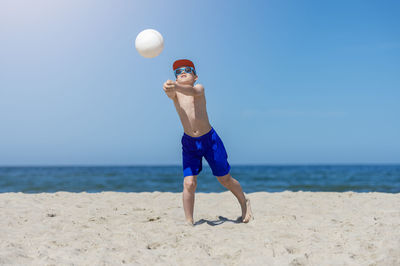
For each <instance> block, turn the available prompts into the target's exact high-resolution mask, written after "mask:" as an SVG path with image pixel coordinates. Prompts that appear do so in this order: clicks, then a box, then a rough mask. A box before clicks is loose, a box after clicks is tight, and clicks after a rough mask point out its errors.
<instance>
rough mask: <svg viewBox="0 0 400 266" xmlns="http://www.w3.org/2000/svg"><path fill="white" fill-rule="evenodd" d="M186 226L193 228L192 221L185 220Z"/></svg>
mask: <svg viewBox="0 0 400 266" xmlns="http://www.w3.org/2000/svg"><path fill="white" fill-rule="evenodd" d="M186 224H187V225H190V226H194V222H193V220H186Z"/></svg>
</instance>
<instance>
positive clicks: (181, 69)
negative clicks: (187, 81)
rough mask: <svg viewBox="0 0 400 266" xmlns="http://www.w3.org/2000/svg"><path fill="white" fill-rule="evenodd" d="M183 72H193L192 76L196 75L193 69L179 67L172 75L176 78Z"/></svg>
mask: <svg viewBox="0 0 400 266" xmlns="http://www.w3.org/2000/svg"><path fill="white" fill-rule="evenodd" d="M183 71H185V73H187V74H190V73H192V72H193V74H195V75H196V70H194V68H193V67H180V68H177V69H175V71H174V73H175V77H178V75H180V74H182V72H183Z"/></svg>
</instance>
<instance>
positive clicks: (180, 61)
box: [172, 59, 196, 70]
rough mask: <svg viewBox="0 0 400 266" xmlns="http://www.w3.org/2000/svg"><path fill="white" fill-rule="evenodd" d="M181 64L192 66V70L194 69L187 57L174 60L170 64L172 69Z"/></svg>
mask: <svg viewBox="0 0 400 266" xmlns="http://www.w3.org/2000/svg"><path fill="white" fill-rule="evenodd" d="M182 66H190V67H193V69H194V70H196V68H195V67H194V64H193V62H192V61H190V60H188V59H179V60H176V61H175V62H174V64H173V65H172V68H173V70H175V69H177V68H180V67H182Z"/></svg>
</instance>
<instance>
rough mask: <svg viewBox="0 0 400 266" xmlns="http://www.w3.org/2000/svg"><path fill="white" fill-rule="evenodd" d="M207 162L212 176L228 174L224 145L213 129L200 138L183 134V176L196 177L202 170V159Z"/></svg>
mask: <svg viewBox="0 0 400 266" xmlns="http://www.w3.org/2000/svg"><path fill="white" fill-rule="evenodd" d="M203 156H204V158H205V159H206V160H207V162H208V164H209V165H210V167H211V170H212V173H213V175H214V176H224V175H226V174H228V173H229V170H230V169H231V166H230V165H229V163H228V160H227V159H228V154H227V153H226V150H225V147H224V144H223V143H222V140H221V139H220V137H219V136H218V134H217V132H215V130H214V128H211V130H210V131H209V132H208V133H206V134H204V135H202V136H200V137H192V136H189V135H187V134H185V133H184V134H183V137H182V163H183V176H184V177H185V176H190V175H198V174H199V173H200V172H201V169H202V159H203Z"/></svg>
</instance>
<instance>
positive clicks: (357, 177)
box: [0, 165, 400, 193]
mask: <svg viewBox="0 0 400 266" xmlns="http://www.w3.org/2000/svg"><path fill="white" fill-rule="evenodd" d="M231 175H232V176H233V177H234V178H236V179H237V180H238V181H239V182H240V184H241V185H242V188H243V190H244V192H246V193H251V192H258V191H266V192H281V191H285V190H288V191H331V192H344V191H354V192H387V193H399V192H400V165H251V166H250V165H248V166H244V165H237V166H235V165H233V166H232V169H231ZM182 181H183V176H182V169H181V166H75V167H73V166H68V167H67V166H62V167H55V166H51V167H0V192H1V193H4V192H24V193H41V192H57V191H69V192H83V191H86V192H88V193H92V192H101V191H120V192H153V191H161V192H181V191H182ZM196 191H197V192H223V191H226V190H225V188H224V187H223V186H222V185H221V184H220V183H219V182H218V180H217V179H216V178H215V177H214V176H213V175H212V172H211V169H210V168H209V167H208V165H204V166H203V171H202V172H201V173H200V175H199V176H198V178H197V190H196Z"/></svg>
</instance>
